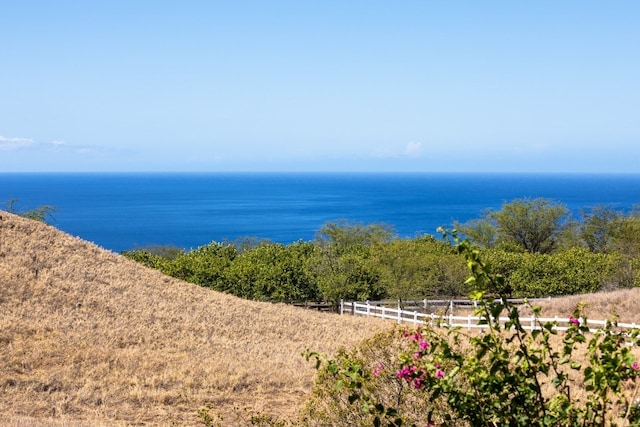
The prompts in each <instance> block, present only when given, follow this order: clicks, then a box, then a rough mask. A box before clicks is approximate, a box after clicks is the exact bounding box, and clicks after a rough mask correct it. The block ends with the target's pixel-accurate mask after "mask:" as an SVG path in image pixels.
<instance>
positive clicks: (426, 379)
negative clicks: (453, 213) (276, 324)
mask: <svg viewBox="0 0 640 427" xmlns="http://www.w3.org/2000/svg"><path fill="white" fill-rule="evenodd" d="M453 238H454V239H456V241H458V242H459V240H457V236H456V235H455V234H454V236H453ZM457 248H458V250H459V252H460V253H461V254H463V255H464V256H465V258H466V260H467V263H468V266H469V267H470V270H471V276H470V277H469V278H468V279H467V283H469V285H470V286H471V287H472V291H471V292H470V294H469V296H470V298H471V299H472V300H474V301H475V302H476V303H477V304H478V309H477V310H476V313H475V314H476V315H478V316H480V317H481V318H482V319H483V323H484V324H485V326H486V328H485V329H484V330H483V333H481V334H474V333H469V332H467V331H466V330H464V329H461V328H443V329H434V328H431V327H429V326H423V327H420V328H418V329H413V330H411V329H400V328H399V329H395V330H392V331H390V332H386V333H383V334H379V335H377V336H376V337H373V338H372V339H370V340H368V341H365V342H363V343H362V344H361V345H360V346H359V347H357V348H355V349H352V350H351V351H346V350H345V351H341V352H339V353H338V354H337V356H336V357H335V358H332V357H328V356H326V355H323V354H319V353H317V352H307V353H306V355H307V358H308V359H315V360H316V367H317V368H319V369H320V374H319V376H318V379H317V381H316V387H315V388H314V390H313V393H312V397H311V399H310V400H309V402H308V404H307V406H306V408H305V411H304V412H303V417H304V421H305V424H304V425H307V426H326V425H345V424H348V425H353V426H383V425H384V426H389V427H391V426H394V427H400V426H436V425H438V426H451V427H463V426H514V427H515V426H522V427H533V426H540V427H545V426H546V427H556V426H567V427H569V426H572V427H573V426H575V427H586V426H589V427H592V426H600V427H614V426H638V425H640V401H639V400H638V399H637V396H638V390H639V388H640V382H639V381H640V363H639V362H638V346H639V345H640V338H639V333H640V330H638V329H635V328H634V329H632V330H624V329H622V328H620V327H619V326H618V325H617V323H616V320H615V319H613V320H612V321H609V322H607V323H606V324H605V325H604V326H603V327H602V328H601V329H600V330H598V331H596V332H593V331H591V330H590V329H589V328H588V327H587V326H586V325H587V323H586V322H587V318H586V316H585V314H584V311H583V310H582V308H583V307H582V305H578V306H577V307H575V308H574V310H573V312H572V313H571V314H567V317H566V321H567V323H568V325H569V326H568V327H567V328H565V330H564V331H559V327H558V326H559V324H558V322H557V321H545V322H541V321H538V322H537V324H536V327H537V328H536V329H535V330H529V329H527V327H526V326H525V325H524V324H523V323H521V319H520V315H519V310H518V308H517V307H516V306H515V305H513V304H512V303H510V302H509V299H508V298H507V295H506V294H505V293H503V292H499V299H497V300H496V299H493V298H489V299H486V298H484V296H485V294H486V292H487V290H488V289H490V288H493V289H504V286H505V285H504V279H505V278H504V276H501V275H499V274H494V273H492V272H491V269H490V268H489V266H488V264H487V263H485V262H484V261H483V260H482V259H481V256H480V251H478V250H477V249H476V248H474V247H473V246H472V245H471V244H470V243H469V242H468V241H467V240H465V241H462V242H459V243H458V245H457ZM530 308H531V309H532V310H533V312H534V313H535V314H536V315H537V316H540V315H541V309H540V307H534V306H530ZM500 318H503V319H505V323H504V324H502V323H501V321H500V320H498V319H500Z"/></svg>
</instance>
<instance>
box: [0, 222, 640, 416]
mask: <svg viewBox="0 0 640 427" xmlns="http://www.w3.org/2000/svg"><path fill="white" fill-rule="evenodd" d="M0 216H1V217H2V219H1V220H0V425H2V426H10V427H33V426H55V427H63V426H64V427H87V426H114V425H116V426H117V425H123V426H125V425H126V426H128V425H185V426H189V425H198V424H199V420H198V418H197V415H196V411H197V410H198V409H199V408H202V407H204V406H205V405H210V406H211V407H212V408H213V410H212V412H215V413H219V414H221V416H222V417H224V418H223V420H222V421H221V424H222V425H246V424H248V420H249V418H250V417H251V415H253V414H256V413H266V414H272V415H274V416H276V417H278V416H281V417H288V416H292V415H294V414H296V413H297V410H298V408H299V406H300V405H301V404H302V403H303V401H304V399H305V398H306V396H307V395H308V393H309V391H310V390H311V387H312V383H313V379H314V376H315V370H314V369H313V367H312V366H311V365H310V364H309V363H307V362H306V361H305V360H304V358H303V357H302V356H301V355H300V354H301V352H302V351H304V350H305V349H307V348H310V349H313V350H317V351H321V352H326V353H333V352H335V351H336V350H337V349H338V348H339V347H340V346H347V347H350V346H353V345H355V344H356V343H357V342H359V341H360V340H361V339H363V338H365V337H367V336H370V335H371V334H372V333H373V332H375V331H378V330H380V329H383V328H386V327H388V326H391V325H392V323H384V322H381V321H376V320H374V319H371V318H353V317H350V316H344V317H340V316H337V315H333V314H326V313H318V312H312V311H306V310H303V309H299V308H294V307H290V306H286V305H282V304H268V303H259V302H252V301H246V300H241V299H238V298H235V297H232V296H229V295H225V294H221V293H217V292H213V291H211V290H208V289H204V288H201V287H198V286H195V285H192V284H188V283H185V282H181V281H178V280H175V279H172V278H169V277H166V276H164V275H162V274H160V273H159V272H157V271H155V270H151V269H147V268H145V267H142V266H140V265H138V264H136V263H134V262H133V261H130V260H128V259H126V258H124V257H122V256H119V255H117V254H114V253H111V252H109V251H105V250H103V249H101V248H99V247H97V246H96V245H94V244H92V243H89V242H86V241H83V240H81V239H78V238H74V237H72V236H69V235H67V234H65V233H62V232H60V231H59V230H57V229H55V228H53V227H51V226H48V225H46V224H42V223H38V222H34V221H29V220H26V219H23V218H20V217H17V216H15V215H11V214H8V213H6V212H0ZM637 299H638V291H637V290H627V291H615V292H609V293H602V294H593V295H582V296H578V297H569V298H566V299H555V300H553V301H551V302H549V303H544V304H542V305H543V306H544V308H543V314H544V315H549V316H553V315H558V316H566V315H568V314H569V313H571V312H572V310H573V307H574V306H575V304H576V303H577V302H579V301H581V302H587V303H588V311H587V312H588V315H589V317H591V318H605V317H610V316H611V315H612V314H618V315H619V317H620V321H622V322H638V323H640V310H638V309H637V305H636V304H635V301H636V300H637Z"/></svg>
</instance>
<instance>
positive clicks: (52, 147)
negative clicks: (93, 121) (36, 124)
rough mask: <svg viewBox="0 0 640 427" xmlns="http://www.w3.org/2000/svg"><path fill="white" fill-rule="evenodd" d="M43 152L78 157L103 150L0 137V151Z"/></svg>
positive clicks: (56, 142) (87, 146)
mask: <svg viewBox="0 0 640 427" xmlns="http://www.w3.org/2000/svg"><path fill="white" fill-rule="evenodd" d="M24 150H31V151H43V152H57V153H64V152H67V153H75V154H78V155H88V154H99V153H103V152H104V151H105V149H104V148H103V147H99V146H91V145H72V144H67V143H66V142H64V141H62V140H60V139H56V140H54V141H53V142H38V141H34V140H33V139H31V138H22V137H6V136H1V135H0V151H24Z"/></svg>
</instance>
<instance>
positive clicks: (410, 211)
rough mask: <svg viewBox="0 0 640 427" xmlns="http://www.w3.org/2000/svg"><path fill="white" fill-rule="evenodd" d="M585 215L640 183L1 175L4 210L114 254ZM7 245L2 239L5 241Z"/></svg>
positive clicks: (625, 179) (624, 200)
mask: <svg viewBox="0 0 640 427" xmlns="http://www.w3.org/2000/svg"><path fill="white" fill-rule="evenodd" d="M523 197H529V198H537V197H544V198H548V199H551V200H554V201H556V202H558V203H562V204H564V205H565V206H566V207H567V208H569V209H570V211H571V212H572V213H573V214H574V215H576V216H578V217H579V215H580V211H581V209H586V208H589V207H593V206H597V205H608V206H610V207H612V208H614V209H617V210H620V211H623V212H628V211H629V210H630V209H631V208H633V207H634V206H637V205H639V204H640V175H615V174H612V175H580V174H578V175H574V174H571V175H569V174H567V175H562V174H550V175H547V174H541V175H529V174H417V173H415V174H414V173H411V174H409V173H408V174H382V173H381V174H366V173H357V174H350V173H341V174H337V173H332V174H321V173H210V174H203V173H189V174H187V173H185V174H161V173H91V174H86V173H85V174H80V173H77V174H75V173H74V174H71V173H68V174H67V173H56V174H53V173H11V174H9V173H3V174H0V209H4V208H5V207H6V205H7V203H8V201H9V200H11V199H17V200H18V203H17V204H16V207H17V208H18V209H23V210H27V209H33V208H35V207H36V206H39V205H52V206H54V207H56V209H57V212H55V214H54V219H53V220H52V221H50V223H51V224H52V225H53V226H55V227H57V228H59V229H60V230H63V231H65V232H67V233H69V234H72V235H74V236H79V237H80V238H82V239H85V240H89V241H92V242H94V243H96V244H98V245H100V246H102V247H104V248H106V249H109V250H112V251H114V252H120V251H123V250H129V249H133V248H139V247H145V246H148V245H175V246H178V247H181V248H185V249H191V248H196V247H198V246H202V245H204V244H207V243H210V242H212V241H218V242H222V241H225V240H230V241H233V240H236V239H238V238H243V237H256V238H261V239H269V240H272V241H274V242H280V243H285V244H288V243H292V242H295V241H298V240H305V241H308V240H313V239H314V237H315V233H316V231H317V230H318V229H320V228H321V227H322V226H323V225H324V224H325V223H327V222H331V221H337V220H341V219H346V220H349V221H352V222H361V223H365V224H370V223H385V224H389V225H391V226H393V227H394V228H395V230H396V231H397V233H398V235H399V236H400V237H415V236H418V235H423V234H432V235H436V236H437V232H436V229H437V228H438V227H440V226H445V227H451V225H452V224H453V223H454V221H460V222H465V221H467V220H470V219H474V218H479V217H480V216H481V215H482V213H483V211H484V210H485V209H488V208H491V209H499V208H500V207H501V206H502V204H503V203H505V202H508V201H510V200H513V199H515V198H523ZM0 238H1V236H0Z"/></svg>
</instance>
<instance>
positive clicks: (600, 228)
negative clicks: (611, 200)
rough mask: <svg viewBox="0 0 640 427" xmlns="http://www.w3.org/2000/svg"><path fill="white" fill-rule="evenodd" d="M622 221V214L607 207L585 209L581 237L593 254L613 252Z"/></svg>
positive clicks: (581, 224)
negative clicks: (613, 245) (613, 244)
mask: <svg viewBox="0 0 640 427" xmlns="http://www.w3.org/2000/svg"><path fill="white" fill-rule="evenodd" d="M622 219H623V218H622V215H621V214H620V212H618V211H615V210H614V209H612V208H610V207H607V206H595V207H593V208H591V209H589V210H587V209H583V210H582V221H581V223H580V236H581V238H582V240H583V241H584V242H585V244H586V245H587V247H588V248H589V250H590V251H591V252H608V251H611V250H612V249H613V248H612V242H613V240H614V238H615V236H616V234H617V229H618V228H619V227H620V223H621V221H622Z"/></svg>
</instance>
